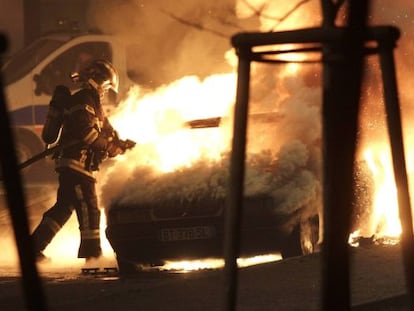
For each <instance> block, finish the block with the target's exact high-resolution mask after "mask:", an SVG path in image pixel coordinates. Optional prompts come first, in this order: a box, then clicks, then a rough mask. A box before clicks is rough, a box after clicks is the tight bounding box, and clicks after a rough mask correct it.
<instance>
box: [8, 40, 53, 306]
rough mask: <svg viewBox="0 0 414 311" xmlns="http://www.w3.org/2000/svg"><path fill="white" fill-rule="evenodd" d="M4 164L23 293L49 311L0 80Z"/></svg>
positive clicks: (32, 303)
mask: <svg viewBox="0 0 414 311" xmlns="http://www.w3.org/2000/svg"><path fill="white" fill-rule="evenodd" d="M4 49H5V39H4V38H3V37H1V36H0V52H2V51H3V50H4ZM0 133H2V135H1V139H0V160H1V168H2V173H3V180H4V187H5V189H6V194H7V204H8V207H9V212H10V215H11V220H12V223H13V229H14V236H15V240H16V244H17V251H18V254H19V258H20V269H21V273H22V277H23V279H22V282H23V289H24V293H25V297H26V303H27V306H28V309H29V310H34V311H41V310H46V302H45V296H44V294H43V289H42V285H41V282H40V278H39V275H38V272H37V267H36V264H35V256H34V252H33V246H32V240H31V238H30V233H29V225H28V220H27V213H26V203H25V196H24V192H23V188H22V182H21V176H20V173H19V170H18V167H17V159H16V153H15V148H14V143H13V135H12V131H11V127H10V120H9V115H8V112H7V108H6V100H5V96H4V90H3V83H2V79H1V77H0Z"/></svg>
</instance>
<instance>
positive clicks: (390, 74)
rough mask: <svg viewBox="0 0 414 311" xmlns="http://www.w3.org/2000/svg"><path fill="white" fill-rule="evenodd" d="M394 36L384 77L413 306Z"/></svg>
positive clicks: (385, 48) (413, 250)
mask: <svg viewBox="0 0 414 311" xmlns="http://www.w3.org/2000/svg"><path fill="white" fill-rule="evenodd" d="M394 45H395V42H394V40H388V41H384V42H381V44H380V46H379V47H380V63H381V72H382V79H383V86H384V87H383V89H384V98H385V108H386V112H387V122H388V132H389V137H390V144H391V152H392V162H393V168H394V176H395V182H396V186H397V189H398V207H399V215H400V221H401V227H402V234H401V248H402V257H403V262H404V271H405V280H406V287H407V292H408V295H409V299H410V304H411V308H413V307H414V239H413V220H412V213H411V203H410V194H409V185H408V177H407V169H406V164H405V163H406V162H405V153H404V142H403V133H402V127H401V114H400V106H399V100H398V90H397V80H396V74H395V63H394V57H393V49H394Z"/></svg>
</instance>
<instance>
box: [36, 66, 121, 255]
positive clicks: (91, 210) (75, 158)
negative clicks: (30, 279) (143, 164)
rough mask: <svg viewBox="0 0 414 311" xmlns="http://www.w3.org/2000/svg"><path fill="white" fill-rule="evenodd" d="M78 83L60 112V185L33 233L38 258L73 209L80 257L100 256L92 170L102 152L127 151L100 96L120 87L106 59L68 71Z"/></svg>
mask: <svg viewBox="0 0 414 311" xmlns="http://www.w3.org/2000/svg"><path fill="white" fill-rule="evenodd" d="M71 78H72V80H73V81H74V82H75V83H78V84H79V85H80V86H81V88H80V90H79V91H77V92H76V93H74V94H72V95H71V96H70V101H69V105H66V108H65V111H64V118H63V125H62V130H61V135H60V138H59V144H60V145H61V146H62V148H61V149H60V151H59V152H57V154H55V155H54V159H55V170H56V172H57V173H58V181H59V187H58V190H57V200H56V203H55V204H54V205H53V206H52V207H51V208H50V209H49V210H47V211H46V212H45V213H44V214H43V217H42V220H41V222H40V223H39V225H38V226H37V227H36V229H35V230H34V232H33V233H32V238H33V242H34V249H35V252H36V258H37V260H38V261H42V260H44V259H46V257H45V255H44V254H43V250H44V249H45V248H46V246H47V245H48V244H49V243H50V242H51V241H52V239H53V238H54V236H55V235H56V234H57V233H58V231H59V230H60V229H61V228H62V226H63V225H64V224H65V223H66V222H67V220H68V219H69V217H70V216H71V214H72V212H73V210H75V211H76V215H77V219H78V222H79V229H80V246H79V250H78V258H85V259H86V260H88V259H92V258H98V257H100V256H101V254H102V250H101V243H100V229H99V223H100V210H99V208H98V200H97V195H96V190H95V183H96V179H95V173H96V171H97V170H98V169H99V165H100V164H101V162H102V161H103V160H104V159H105V158H106V157H108V156H109V157H115V156H117V155H119V154H122V153H124V152H125V148H123V147H124V146H122V145H121V144H120V140H119V139H118V138H117V135H116V131H114V129H113V128H112V126H111V124H110V122H109V121H108V119H107V118H106V117H105V115H104V111H103V109H102V101H103V99H104V98H105V94H106V93H107V91H108V90H110V89H112V90H113V91H115V92H117V90H118V74H117V72H116V70H115V68H114V67H113V65H112V64H111V63H110V62H108V61H105V60H94V61H92V62H91V63H89V64H88V65H86V66H85V68H83V69H81V70H80V71H79V72H76V73H73V74H72V75H71Z"/></svg>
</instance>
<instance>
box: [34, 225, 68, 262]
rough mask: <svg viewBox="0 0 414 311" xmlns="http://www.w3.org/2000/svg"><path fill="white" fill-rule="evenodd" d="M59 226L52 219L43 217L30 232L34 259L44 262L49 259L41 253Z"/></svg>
mask: <svg viewBox="0 0 414 311" xmlns="http://www.w3.org/2000/svg"><path fill="white" fill-rule="evenodd" d="M60 228H61V227H60V225H58V224H57V223H56V222H55V221H54V220H53V219H51V218H48V217H43V219H42V221H41V222H40V224H39V225H38V226H37V228H36V229H35V230H34V232H33V233H32V240H33V247H34V252H35V257H36V261H38V262H45V261H49V260H50V259H48V258H47V257H46V256H45V255H44V254H43V251H44V249H45V248H46V247H47V246H48V245H49V243H50V242H51V241H52V239H53V238H54V236H55V235H56V233H57V232H58V231H59V230H60Z"/></svg>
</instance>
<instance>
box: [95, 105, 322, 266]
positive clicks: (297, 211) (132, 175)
mask: <svg viewBox="0 0 414 311" xmlns="http://www.w3.org/2000/svg"><path fill="white" fill-rule="evenodd" d="M138 115H139V114H138ZM250 118H251V122H250V124H251V128H252V129H254V131H252V132H250V134H249V135H250V136H252V135H253V136H256V138H255V139H251V140H250V143H249V146H248V150H249V151H248V153H247V160H246V178H245V198H244V202H243V207H242V215H243V217H242V224H241V249H240V257H251V256H255V255H262V254H269V253H275V252H280V253H281V255H282V257H283V258H287V257H291V256H297V255H302V254H308V253H312V252H315V251H316V250H317V247H318V245H317V243H318V238H319V221H318V219H319V218H318V206H319V200H320V198H319V193H320V191H319V189H320V182H319V180H318V177H317V175H316V174H315V173H314V172H313V168H312V165H313V164H312V163H313V157H314V156H315V155H314V150H317V148H313V149H312V148H309V146H308V145H307V144H306V143H303V142H301V141H300V140H294V139H293V140H289V142H285V141H282V140H277V141H275V140H274V139H275V136H274V135H270V137H271V138H270V141H267V142H265V140H266V138H265V137H266V136H269V133H272V132H271V130H274V128H273V127H274V126H275V124H278V126H284V122H285V121H284V120H285V118H281V116H280V115H278V114H272V113H258V114H255V115H251V116H250ZM152 119H159V118H152ZM143 122H144V121H143ZM115 123H116V122H115ZM139 123H140V122H137V121H135V124H139ZM161 123H162V124H167V123H168V124H169V126H170V128H171V127H173V126H172V125H171V122H161ZM123 125H124V126H125V123H123ZM185 125H186V128H183V129H182V131H181V130H178V131H175V132H174V133H170V134H168V135H166V134H165V133H163V134H164V135H163V137H162V140H161V138H157V146H156V147H155V146H154V144H152V143H147V142H142V143H140V142H138V146H137V148H136V149H135V150H132V151H131V152H129V153H127V154H126V155H125V156H127V157H128V159H127V160H126V161H120V162H119V163H118V162H117V163H116V164H115V165H114V167H112V168H111V171H110V172H108V174H106V175H107V177H108V178H107V179H108V180H110V182H108V183H107V184H106V185H105V186H103V188H102V190H103V191H102V192H103V194H104V201H105V202H104V204H105V205H106V206H107V208H106V220H107V227H106V236H107V238H108V241H109V243H110V244H111V246H112V248H113V249H114V251H115V253H116V258H117V261H118V265H119V268H120V271H121V272H131V271H134V270H135V269H136V268H137V267H138V266H140V265H162V264H163V263H164V262H166V261H171V260H173V261H174V260H191V259H201V258H222V257H223V251H224V240H225V228H224V224H225V214H226V213H225V209H226V189H227V187H226V185H227V180H228V178H227V177H228V167H229V166H228V164H229V152H228V150H229V147H228V146H229V145H230V136H231V135H229V132H231V131H229V128H230V125H231V120H229V119H226V118H223V117H214V118H208V119H204V120H203V119H200V120H199V119H193V120H191V121H187V122H185ZM147 133H148V131H147ZM147 135H148V134H147ZM223 137H224V138H223ZM258 137H260V138H258ZM132 138H133V139H135V138H134V137H132ZM137 140H138V141H139V138H138V139H137ZM171 141H173V143H171ZM164 145H166V146H168V147H169V148H168V152H166V153H163V155H165V156H166V157H165V158H163V160H161V159H160V158H157V157H161V152H159V150H160V149H162V148H161V147H160V146H164ZM200 145H202V146H200ZM256 145H257V146H256ZM195 146H197V152H195V149H194V147H195ZM268 146H270V147H268ZM200 150H201V151H200ZM213 151H214V152H213ZM175 153H177V157H176V156H175ZM186 153H188V154H189V155H191V157H189V158H190V160H188V159H189V158H186V157H185V155H186ZM184 158H185V159H186V161H183V162H179V161H182V160H183V159H184ZM131 163H133V165H132V164H131ZM177 163H179V165H178V164H177Z"/></svg>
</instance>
